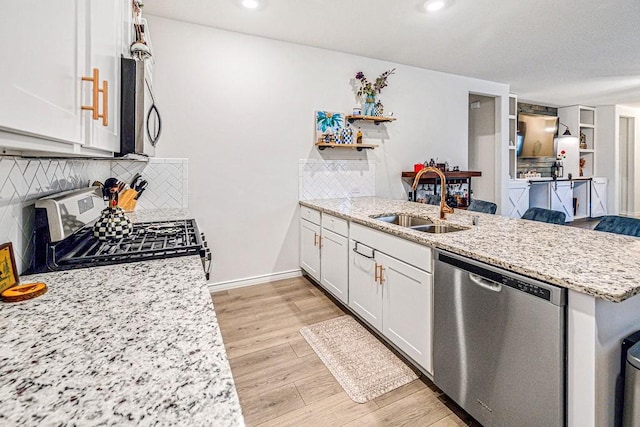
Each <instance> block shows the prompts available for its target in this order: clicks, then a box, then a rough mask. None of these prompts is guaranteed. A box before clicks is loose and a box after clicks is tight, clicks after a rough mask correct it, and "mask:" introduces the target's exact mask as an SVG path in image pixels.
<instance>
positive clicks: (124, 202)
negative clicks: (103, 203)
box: [118, 189, 138, 212]
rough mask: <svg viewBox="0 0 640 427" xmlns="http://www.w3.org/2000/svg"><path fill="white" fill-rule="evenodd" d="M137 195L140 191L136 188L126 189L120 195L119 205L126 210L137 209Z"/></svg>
mask: <svg viewBox="0 0 640 427" xmlns="http://www.w3.org/2000/svg"><path fill="white" fill-rule="evenodd" d="M137 195H138V192H137V191H136V190H132V189H128V190H124V191H123V192H122V193H120V195H119V196H118V206H120V207H121V208H122V210H124V211H125V212H133V211H134V210H135V209H136V204H137V203H138V201H137V200H136V199H135V197H136V196H137Z"/></svg>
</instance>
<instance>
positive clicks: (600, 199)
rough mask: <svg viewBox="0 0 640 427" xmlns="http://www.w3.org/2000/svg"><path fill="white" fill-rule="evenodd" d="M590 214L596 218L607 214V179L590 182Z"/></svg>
mask: <svg viewBox="0 0 640 427" xmlns="http://www.w3.org/2000/svg"><path fill="white" fill-rule="evenodd" d="M590 208H591V209H590V211H591V212H590V214H591V217H592V218H598V217H601V216H604V215H606V214H607V178H593V179H592V180H591V200H590Z"/></svg>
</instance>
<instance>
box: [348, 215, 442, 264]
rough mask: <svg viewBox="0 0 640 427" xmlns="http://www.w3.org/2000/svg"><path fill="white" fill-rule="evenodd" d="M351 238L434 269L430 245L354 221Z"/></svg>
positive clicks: (385, 252)
mask: <svg viewBox="0 0 640 427" xmlns="http://www.w3.org/2000/svg"><path fill="white" fill-rule="evenodd" d="M349 238H351V239H353V240H355V241H356V242H360V243H363V244H365V245H367V246H370V247H372V248H374V249H375V250H376V251H380V252H382V253H384V254H387V255H389V256H392V257H394V258H397V259H399V260H401V261H404V262H406V263H407V264H410V265H413V266H414V267H417V268H419V269H421V270H424V271H426V272H428V273H430V272H431V271H432V252H431V248H429V247H428V246H423V245H421V244H418V243H415V242H411V241H409V240H405V239H403V238H401V237H397V236H394V235H391V234H387V233H383V232H382V231H377V230H374V229H372V228H369V227H365V226H363V225H360V224H354V223H352V224H351V229H350V235H349Z"/></svg>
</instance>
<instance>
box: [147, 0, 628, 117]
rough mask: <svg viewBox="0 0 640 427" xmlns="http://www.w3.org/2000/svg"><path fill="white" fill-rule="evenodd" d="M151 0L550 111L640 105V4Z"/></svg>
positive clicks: (160, 11)
mask: <svg viewBox="0 0 640 427" xmlns="http://www.w3.org/2000/svg"><path fill="white" fill-rule="evenodd" d="M239 3H240V1H239V0H184V1H179V2H178V1H175V0H147V1H146V2H145V6H144V13H145V14H148V15H156V16H162V17H166V18H172V19H177V20H181V21H186V22H192V23H196V24H202V25H207V26H211V27H215V28H221V29H225V30H231V31H236V32H240V33H245V34H253V35H257V36H262V37H267V38H271V39H276V40H282V41H287V42H292V43H299V44H303V45H308V46H315V47H319V48H325V49H330V50H335V51H340V52H346V53H351V54H354V55H361V56H366V57H370V58H377V59H382V60H386V61H391V62H396V63H400V64H406V65H412V66H416V67H420V68H426V69H431V70H437V71H443V72H447V73H452V74H459V75H463V76H469V77H476V78H479V79H485V80H491V81H495V82H501V83H508V84H509V85H511V92H513V93H515V94H517V95H518V98H519V100H522V101H529V102H535V103H540V104H545V105H551V106H566V105H574V104H583V105H592V106H597V105H607V104H623V105H629V106H634V107H640V43H639V42H640V25H639V21H640V1H638V0H615V1H613V0H601V1H596V0H560V1H558V0H535V1H528V0H519V1H518V0H452V4H450V5H449V6H448V7H447V8H446V9H444V10H441V11H440V12H438V13H431V14H428V13H426V12H424V9H423V8H422V7H421V6H422V4H423V3H424V0H422V1H420V0H264V3H265V4H264V5H263V6H262V7H261V8H260V9H259V10H253V11H252V10H247V9H244V8H243V7H241V6H240V5H239Z"/></svg>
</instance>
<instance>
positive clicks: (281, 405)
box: [212, 277, 477, 427]
mask: <svg viewBox="0 0 640 427" xmlns="http://www.w3.org/2000/svg"><path fill="white" fill-rule="evenodd" d="M212 298H213V302H214V307H215V310H216V313H217V315H218V322H219V324H220V329H221V332H222V337H223V339H224V343H225V347H226V350H227V354H228V357H229V362H230V364H231V371H232V373H233V378H234V380H235V383H236V388H237V390H238V395H239V397H240V405H241V406H242V412H243V414H244V418H245V422H246V424H247V425H248V426H258V425H260V426H303V425H304V426H314V425H317V426H342V425H349V426H376V425H379V426H401V425H408V426H434V427H445V426H464V425H473V423H474V421H473V420H470V419H469V416H468V415H467V414H466V413H465V412H464V411H462V410H461V409H460V408H459V407H457V406H456V405H455V404H454V403H453V402H451V401H450V400H449V399H448V398H447V397H446V396H444V395H443V394H442V392H441V391H440V390H438V388H437V387H435V385H433V383H432V382H431V381H429V380H428V379H427V378H424V377H422V378H419V379H417V380H415V381H413V382H411V383H409V384H407V385H406V386H404V387H401V388H399V389H396V390H394V391H391V392H389V393H387V394H385V395H383V396H380V397H378V398H377V399H374V400H372V401H369V402H367V403H364V404H358V403H355V402H353V401H352V400H351V399H350V398H349V397H348V396H347V394H346V393H345V392H344V390H343V389H342V387H341V386H340V385H339V384H338V382H337V381H336V380H335V379H334V377H333V376H332V375H331V373H330V372H329V371H328V370H327V368H326V367H325V366H324V364H323V363H322V361H320V359H319V358H318V356H317V355H316V354H315V352H314V351H313V350H312V349H311V347H309V345H308V344H307V342H306V341H305V340H304V338H303V337H302V336H301V335H300V333H299V330H300V328H302V327H303V326H306V325H311V324H314V323H318V322H321V321H323V320H328V319H331V318H334V317H338V316H342V315H344V314H345V313H344V312H343V311H342V309H341V308H340V307H339V306H338V305H336V304H334V303H333V302H332V300H331V299H329V298H328V297H327V296H326V295H325V294H324V293H323V292H322V291H321V290H320V289H318V288H316V287H315V285H313V284H312V283H310V282H309V281H308V280H307V279H306V278H304V277H299V278H294V279H288V280H282V281H279V282H274V283H269V284H264V285H257V286H251V287H246V288H240V289H234V290H229V291H222V292H216V293H213V294H212ZM460 417H461V418H460ZM475 425H477V424H475Z"/></svg>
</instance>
